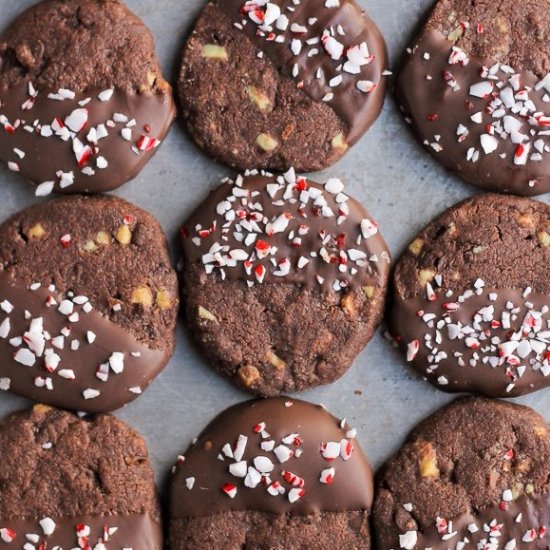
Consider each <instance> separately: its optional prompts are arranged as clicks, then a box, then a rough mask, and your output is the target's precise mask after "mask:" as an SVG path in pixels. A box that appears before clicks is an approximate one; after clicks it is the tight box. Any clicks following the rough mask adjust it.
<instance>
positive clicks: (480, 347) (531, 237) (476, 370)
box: [390, 194, 550, 397]
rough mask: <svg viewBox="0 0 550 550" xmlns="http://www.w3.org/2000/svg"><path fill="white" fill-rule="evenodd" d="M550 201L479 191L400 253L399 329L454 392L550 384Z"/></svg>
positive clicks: (415, 355) (408, 348)
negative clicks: (477, 194)
mask: <svg viewBox="0 0 550 550" xmlns="http://www.w3.org/2000/svg"><path fill="white" fill-rule="evenodd" d="M549 262H550V207H549V206H548V205H547V204H544V203H542V202H538V201H534V200H532V199H526V198H518V197H512V196H508V195H494V194H488V195H485V196H483V195H480V196H477V197H474V198H471V199H469V200H466V201H465V202H462V203H460V204H458V205H456V206H454V207H452V208H450V209H449V210H447V211H446V212H445V213H443V214H442V215H441V216H440V217H438V218H437V219H436V220H434V221H433V222H431V223H430V224H429V225H428V226H427V227H426V228H425V229H424V230H423V231H421V233H420V234H419V235H418V237H417V238H416V239H415V240H414V241H413V242H412V243H411V244H410V245H409V247H408V249H407V250H406V251H405V252H404V253H403V255H402V257H401V258H400V259H399V261H398V263H397V266H396V269H395V276H394V282H393V287H394V303H393V307H392V310H391V315H390V328H391V333H392V335H393V336H394V337H395V338H396V339H397V341H398V342H399V344H400V346H401V348H402V350H403V352H404V354H406V357H407V361H408V362H409V363H410V364H411V365H412V366H413V368H414V369H415V370H417V371H418V372H419V373H420V374H421V375H422V376H423V377H425V378H427V380H428V381H429V382H431V383H432V384H434V385H436V386H438V387H439V388H440V389H442V390H445V391H450V392H455V391H468V392H474V393H480V394H484V395H487V396H491V397H511V396H517V395H522V394H525V393H529V392H532V391H534V390H537V389H540V388H543V387H545V386H548V385H550V377H549V375H550V347H549V343H550V331H549V321H550V315H549V306H550V296H549V293H550V278H549V276H548V269H547V266H548V263H549Z"/></svg>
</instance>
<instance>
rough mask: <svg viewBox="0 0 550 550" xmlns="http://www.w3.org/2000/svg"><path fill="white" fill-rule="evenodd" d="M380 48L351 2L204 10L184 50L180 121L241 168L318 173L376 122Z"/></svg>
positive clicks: (232, 2) (383, 59)
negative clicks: (292, 167) (182, 119)
mask: <svg viewBox="0 0 550 550" xmlns="http://www.w3.org/2000/svg"><path fill="white" fill-rule="evenodd" d="M386 69H387V56H386V48H385V44H384V40H383V38H382V36H381V34H380V32H379V30H378V28H377V27H376V25H375V24H374V23H373V21H372V20H371V19H370V18H369V17H368V16H367V14H366V13H365V12H364V11H363V10H362V9H361V8H360V7H359V6H358V4H357V3H356V2H355V1H354V0H303V1H302V2H299V3H296V2H290V1H287V0H277V2H267V1H265V0H257V1H247V2H243V1H242V0H228V1H223V2H222V1H220V2H208V3H207V5H206V7H205V8H204V10H203V12H202V14H201V15H200V16H199V18H198V21H197V23H196V26H195V28H194V30H193V32H192V33H191V35H190V37H189V39H188V42H187V44H186V46H185V48H184V52H183V61H182V67H181V72H180V78H179V84H178V85H179V94H180V97H181V102H182V107H183V116H184V119H185V121H186V125H187V127H188V129H189V131H190V133H191V135H192V136H193V138H194V139H195V141H196V142H197V143H198V144H199V145H200V146H201V147H202V148H204V149H205V150H206V151H207V152H208V153H209V154H210V155H211V156H212V157H214V159H215V160H218V161H220V162H222V163H224V164H227V165H228V166H231V167H235V168H238V169H240V170H245V169H253V168H264V169H269V170H277V171H284V170H287V169H288V168H290V167H291V166H294V167H295V168H296V169H297V170H300V171H313V170H320V169H322V168H324V167H326V166H329V165H331V164H333V163H334V162H336V161H337V160H338V159H339V158H341V157H342V156H343V155H344V154H345V153H346V151H347V149H348V147H349V146H351V145H354V144H355V143H356V142H357V141H358V140H359V138H360V137H361V136H362V135H363V134H364V133H365V132H366V131H367V129H368V128H369V127H370V126H371V124H372V123H373V122H374V120H375V119H376V118H377V117H378V115H379V113H380V110H381V108H382V104H383V100H384V93H385V87H386V76H385V74H384V72H385V70H386Z"/></svg>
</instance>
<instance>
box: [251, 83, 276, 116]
mask: <svg viewBox="0 0 550 550" xmlns="http://www.w3.org/2000/svg"><path fill="white" fill-rule="evenodd" d="M246 93H247V94H248V97H249V99H250V101H252V103H255V104H256V105H257V106H258V107H259V109H260V111H267V110H271V108H272V105H271V101H269V97H267V95H266V94H265V93H264V92H263V91H262V90H260V89H259V88H256V86H247V87H246Z"/></svg>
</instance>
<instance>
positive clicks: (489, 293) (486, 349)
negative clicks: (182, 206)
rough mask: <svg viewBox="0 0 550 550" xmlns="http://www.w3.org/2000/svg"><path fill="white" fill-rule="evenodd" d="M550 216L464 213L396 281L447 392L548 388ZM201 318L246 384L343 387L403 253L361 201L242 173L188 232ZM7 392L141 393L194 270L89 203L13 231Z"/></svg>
mask: <svg viewBox="0 0 550 550" xmlns="http://www.w3.org/2000/svg"><path fill="white" fill-rule="evenodd" d="M549 226H550V208H549V207H548V206H547V205H546V204H544V203H542V202H538V201H534V200H532V199H528V198H517V197H512V196H506V195H494V194H489V195H480V196H477V197H474V198H472V199H469V200H467V201H465V202H463V203H460V204H459V205H457V206H455V207H452V208H451V209H449V210H448V211H446V212H445V213H444V214H442V215H441V216H440V217H439V218H437V219H436V220H434V221H433V222H431V223H430V224H429V225H428V226H427V227H426V228H425V229H424V230H423V231H422V232H421V233H420V234H419V236H418V237H417V238H416V239H414V240H413V241H412V243H411V244H410V245H409V247H408V249H407V250H406V251H405V253H404V254H403V255H402V257H401V258H400V260H399V261H398V263H397V265H396V268H395V273H394V275H393V291H394V292H393V296H392V298H393V303H392V306H391V308H390V311H389V314H388V317H389V325H390V330H389V333H390V335H391V339H392V340H393V341H394V342H395V343H396V345H398V346H400V347H401V348H402V349H403V352H404V355H405V356H406V359H407V361H408V362H410V363H411V364H412V365H413V366H414V367H415V368H416V370H418V372H419V373H420V374H421V375H422V376H423V377H425V378H427V379H428V380H429V381H430V382H432V383H433V384H435V385H437V386H438V387H440V388H441V389H443V390H445V391H451V392H457V391H469V392H473V393H478V394H482V395H487V396H493V397H507V396H510V397H511V396H517V395H521V394H525V393H529V392H532V391H535V390H537V389H540V388H543V387H545V386H547V385H548V380H550V378H549V374H550V351H549V346H550V332H549V330H550V325H549V319H548V305H547V302H546V298H545V297H546V293H547V292H548V278H547V276H546V265H547V263H548V260H549V255H550V236H549V235H550V227H549ZM181 241H182V248H183V259H184V269H183V273H182V287H183V296H184V310H185V317H186V320H187V324H188V326H189V328H190V330H191V332H192V333H193V336H194V337H195V339H196V341H197V342H198V343H199V345H200V348H201V349H202V351H203V352H204V355H205V357H207V358H208V360H209V362H210V363H211V364H212V365H213V366H214V367H215V368H216V370H217V371H218V372H219V373H220V374H222V375H224V376H225V377H227V378H229V379H230V380H231V381H233V382H234V383H235V384H236V385H237V386H239V387H241V388H243V389H245V390H248V391H251V392H253V393H255V394H257V395H260V396H263V397H268V396H275V395H280V394H281V393H285V392H289V391H300V390H304V389H307V388H311V387H314V386H318V385H320V384H326V383H330V382H333V381H334V380H336V379H338V378H340V377H341V376H342V375H343V374H344V373H345V372H346V371H347V370H348V369H349V367H350V366H351V364H352V362H353V361H354V359H355V357H356V356H357V355H358V354H359V352H360V351H361V350H362V349H363V347H364V346H365V345H366V344H367V343H368V341H369V340H370V339H371V337H372V335H373V334H374V331H375V330H376V328H377V326H378V324H379V323H380V320H381V318H382V316H383V312H384V304H385V297H386V289H387V283H388V279H389V271H390V256H389V252H388V249H387V246H386V244H385V242H384V240H383V238H382V236H381V235H380V232H379V231H378V227H377V225H376V222H374V221H373V220H372V218H371V217H370V216H369V215H368V213H367V212H366V211H365V209H364V208H363V207H362V206H361V205H360V204H359V203H358V202H356V201H355V200H353V199H352V198H350V197H349V196H348V195H347V194H346V193H345V191H344V187H343V184H342V182H341V181H340V180H337V179H334V178H332V179H329V180H328V181H327V183H326V184H325V185H320V184H317V183H314V182H312V181H310V180H307V179H306V178H303V177H300V176H297V175H296V174H295V173H294V171H289V172H288V173H286V174H285V175H284V176H272V175H268V174H267V173H265V172H264V173H249V174H248V175H245V176H239V177H238V178H237V179H236V180H235V181H232V180H229V179H227V180H225V181H224V182H223V183H222V184H221V185H220V186H219V187H218V188H217V189H215V190H214V191H213V192H212V193H211V194H210V195H209V196H208V197H207V199H206V200H205V201H204V202H203V203H202V204H201V205H200V206H199V207H198V208H197V210H196V211H195V212H194V213H193V214H192V215H191V216H190V218H189V219H188V220H187V222H186V223H185V224H184V225H183V227H182V229H181ZM0 243H1V245H0V259H1V261H2V266H3V269H2V272H1V273H0V281H1V283H2V284H1V289H0V353H1V358H2V361H1V362H0V389H2V390H10V391H12V392H14V393H16V394H18V395H22V396H24V397H28V398H31V399H34V400H36V401H39V402H45V403H49V404H52V405H56V406H61V407H64V408H68V409H72V410H81V411H87V412H105V411H110V410H114V409H117V408H119V407H121V406H122V405H124V404H125V403H128V402H129V401H131V400H132V399H135V398H136V397H137V396H138V395H140V394H141V393H142V391H143V390H145V389H146V388H147V386H148V385H149V384H150V382H151V381H152V380H153V378H154V377H155V376H156V375H157V374H158V373H159V372H160V371H161V370H162V369H163V367H164V366H165V365H166V364H167V362H168V360H169V358H170V357H171V356H172V354H173V351H174V346H175V335H174V331H175V325H176V320H177V312H178V306H179V292H178V280H177V275H176V272H175V270H174V268H173V267H172V263H171V259H170V256H169V252H168V249H167V245H166V239H165V236H164V233H163V231H162V229H161V227H160V225H159V224H158V223H157V222H156V220H155V219H154V218H153V217H152V216H151V215H150V214H148V213H147V212H145V211H144V210H142V209H140V208H138V207H136V206H133V205H131V204H130V203H128V202H126V201H123V200H121V199H116V198H114V197H102V196H82V195H73V196H71V197H66V198H62V199H56V200H52V201H49V202H45V203H42V204H39V205H36V206H33V207H31V208H28V209H26V210H24V211H22V212H21V213H19V214H16V215H15V216H13V217H12V218H11V219H10V220H8V221H7V222H5V223H4V224H3V225H1V226H0Z"/></svg>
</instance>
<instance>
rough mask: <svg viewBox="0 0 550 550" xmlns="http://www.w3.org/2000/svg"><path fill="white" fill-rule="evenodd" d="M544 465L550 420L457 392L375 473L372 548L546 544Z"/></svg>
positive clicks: (472, 549)
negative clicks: (375, 544)
mask: <svg viewBox="0 0 550 550" xmlns="http://www.w3.org/2000/svg"><path fill="white" fill-rule="evenodd" d="M549 464H550V432H549V428H548V425H547V424H546V423H545V421H544V419H543V418H541V417H540V416H539V415H538V414H537V413H536V412H535V411H533V410H532V409H529V408H527V407H522V406H519V405H512V404H510V403H506V402H503V401H491V400H487V399H480V398H477V399H476V398H466V399H459V400H457V401H455V402H454V403H452V404H451V405H448V406H447V407H445V408H443V409H441V410H440V411H438V412H437V413H435V414H434V415H433V416H431V417H430V418H428V419H427V420H424V422H422V423H421V424H420V425H419V426H417V427H416V428H415V429H414V430H413V432H412V433H411V435H410V436H409V438H408V439H407V441H406V443H405V445H404V446H403V448H402V449H401V450H400V451H399V452H398V453H397V455H396V456H395V457H394V458H392V459H391V460H389V461H388V462H387V463H386V465H385V466H384V467H383V468H382V470H381V472H380V473H379V474H378V476H377V493H376V499H375V503H374V510H373V518H374V522H373V527H374V530H375V536H376V540H377V542H378V547H379V548H394V549H398V548H403V549H405V550H413V549H415V550H428V549H436V548H438V549H441V550H443V549H453V550H454V549H462V550H476V549H480V548H483V549H493V550H501V549H502V550H516V549H520V548H533V549H541V550H542V549H546V548H548V546H549V545H550V532H549V531H548V524H549V522H550V485H549V481H548V480H549V479H550V466H549Z"/></svg>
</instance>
